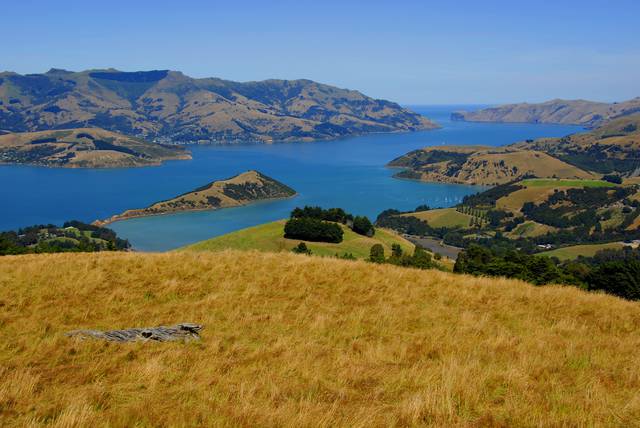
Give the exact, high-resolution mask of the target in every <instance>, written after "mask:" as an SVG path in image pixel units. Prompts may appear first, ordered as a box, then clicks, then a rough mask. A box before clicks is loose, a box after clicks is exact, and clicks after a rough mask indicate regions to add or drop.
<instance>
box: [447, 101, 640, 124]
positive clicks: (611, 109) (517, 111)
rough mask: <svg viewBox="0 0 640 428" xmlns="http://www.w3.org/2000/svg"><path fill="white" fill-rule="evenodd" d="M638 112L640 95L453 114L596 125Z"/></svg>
mask: <svg viewBox="0 0 640 428" xmlns="http://www.w3.org/2000/svg"><path fill="white" fill-rule="evenodd" d="M637 112H640V97H638V98H634V99H632V100H629V101H625V102H620V103H611V104H609V103H599V102H593V101H585V100H551V101H547V102H544V103H539V104H528V103H521V104H507V105H502V106H498V107H491V108H486V109H482V110H478V111H474V112H467V111H458V112H455V113H453V114H452V115H451V118H452V119H453V120H464V121H469V122H518V123H558V124H566V125H583V126H586V127H595V126H600V125H602V124H605V123H607V122H608V121H610V120H612V119H615V118H618V117H621V116H626V115H629V114H633V113H637Z"/></svg>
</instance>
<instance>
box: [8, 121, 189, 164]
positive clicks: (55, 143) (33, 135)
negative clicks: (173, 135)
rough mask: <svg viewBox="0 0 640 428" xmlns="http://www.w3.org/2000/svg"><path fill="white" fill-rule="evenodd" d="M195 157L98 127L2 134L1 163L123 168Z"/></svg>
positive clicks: (173, 148) (181, 150) (186, 152)
mask: <svg viewBox="0 0 640 428" xmlns="http://www.w3.org/2000/svg"><path fill="white" fill-rule="evenodd" d="M176 159H191V155H190V154H189V152H188V151H187V150H184V149H182V148H180V147H175V146H168V145H164V144H154V143H149V142H146V141H144V140H142V139H139V138H133V137H127V136H125V135H122V134H118V133H116V132H111V131H106V130H104V129H98V128H76V129H65V130H58V131H41V132H22V133H8V134H4V135H0V163H7V164H28V165H41V166H49V167H66V168H122V167H137V166H149V165H159V164H160V163H162V162H163V161H165V160H176Z"/></svg>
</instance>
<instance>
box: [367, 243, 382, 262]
mask: <svg viewBox="0 0 640 428" xmlns="http://www.w3.org/2000/svg"><path fill="white" fill-rule="evenodd" d="M369 261H371V262H374V263H384V247H383V246H382V245H381V244H375V245H373V246H372V247H371V251H370V252H369Z"/></svg>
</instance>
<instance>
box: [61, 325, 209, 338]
mask: <svg viewBox="0 0 640 428" xmlns="http://www.w3.org/2000/svg"><path fill="white" fill-rule="evenodd" d="M202 329H203V326H202V325H200V324H193V323H180V324H176V325H172V326H163V325H161V326H158V327H146V328H127V329H124V330H109V331H100V330H73V331H70V332H68V333H66V335H67V336H70V337H79V338H81V339H88V338H93V339H102V340H108V341H110V342H138V341H144V342H146V341H148V340H155V341H157V342H175V341H184V342H186V341H190V340H200V330H202Z"/></svg>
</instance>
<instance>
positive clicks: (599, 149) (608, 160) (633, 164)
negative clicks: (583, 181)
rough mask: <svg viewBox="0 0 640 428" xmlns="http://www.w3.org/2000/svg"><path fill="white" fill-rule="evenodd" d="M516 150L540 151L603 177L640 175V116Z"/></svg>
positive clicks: (636, 115) (531, 143)
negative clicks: (601, 174) (604, 175)
mask: <svg viewBox="0 0 640 428" xmlns="http://www.w3.org/2000/svg"><path fill="white" fill-rule="evenodd" d="M512 147H514V148H518V149H526V150H539V151H543V152H546V153H548V154H550V155H552V156H554V157H557V158H558V159H561V160H563V161H565V162H568V163H570V164H572V165H575V166H577V167H580V168H582V169H587V170H590V171H596V172H600V173H603V174H607V173H611V172H614V171H617V172H620V173H623V174H633V175H638V174H640V114H634V115H630V116H625V117H622V118H619V119H615V120H612V121H611V122H609V123H607V124H605V125H603V126H601V127H599V128H597V129H595V130H592V131H589V132H582V133H577V134H572V135H567V136H565V137H562V138H542V139H538V140H534V141H527V142H522V143H518V144H514V145H513V146H512Z"/></svg>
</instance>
